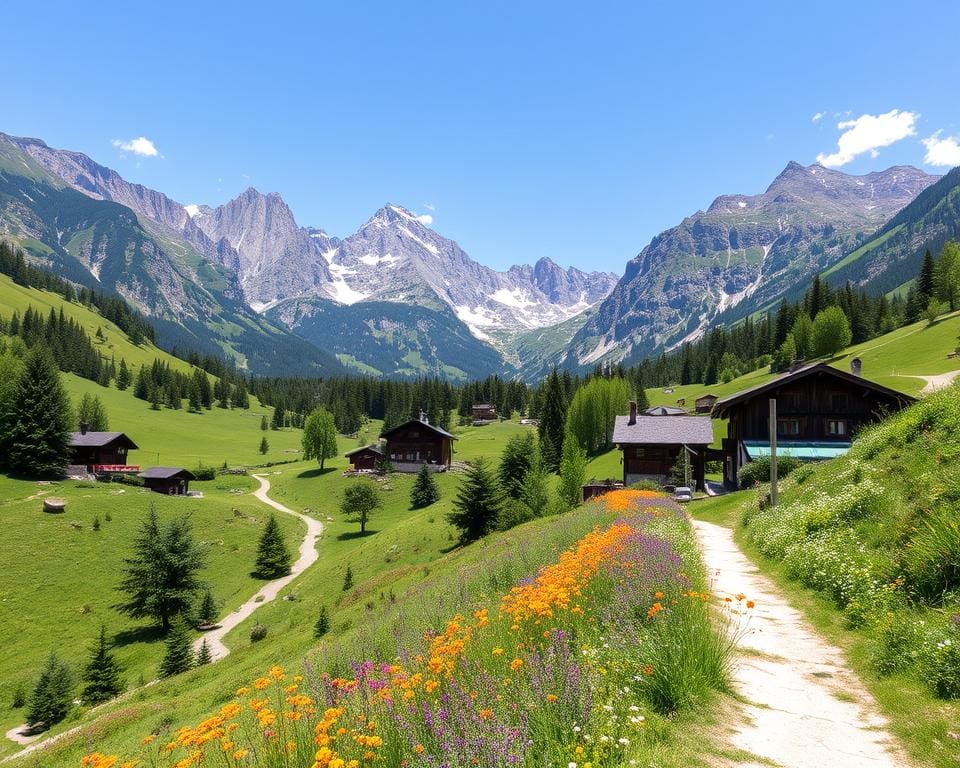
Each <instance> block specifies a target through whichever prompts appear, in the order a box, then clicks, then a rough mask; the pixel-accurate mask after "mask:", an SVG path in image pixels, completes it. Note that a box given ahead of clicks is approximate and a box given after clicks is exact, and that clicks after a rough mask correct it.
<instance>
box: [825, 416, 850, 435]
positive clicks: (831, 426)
mask: <svg viewBox="0 0 960 768" xmlns="http://www.w3.org/2000/svg"><path fill="white" fill-rule="evenodd" d="M827 434H828V435H830V436H831V437H845V436H846V434H847V420H846V419H827Z"/></svg>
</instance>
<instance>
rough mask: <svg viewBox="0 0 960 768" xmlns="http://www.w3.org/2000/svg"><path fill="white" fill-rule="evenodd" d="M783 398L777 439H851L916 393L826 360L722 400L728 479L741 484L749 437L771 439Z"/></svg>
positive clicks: (717, 409) (717, 412)
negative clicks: (774, 406) (772, 412)
mask: <svg viewBox="0 0 960 768" xmlns="http://www.w3.org/2000/svg"><path fill="white" fill-rule="evenodd" d="M771 399H775V400H776V401H777V442H778V443H781V444H784V445H789V444H790V443H791V442H795V443H813V444H816V443H827V444H834V443H837V444H849V443H850V441H851V440H852V438H853V435H854V434H855V433H856V432H857V430H859V429H860V428H861V427H863V426H864V425H867V424H872V423H874V422H876V421H878V420H880V419H881V418H882V417H883V415H884V414H886V413H893V412H895V411H899V410H900V409H901V408H904V407H905V406H907V405H909V404H910V403H912V402H914V398H912V397H910V396H909V395H905V394H904V393H902V392H897V391H896V390H894V389H889V388H888V387H884V386H881V385H880V384H876V383H874V382H872V381H868V380H867V379H864V378H862V377H860V376H858V375H856V374H852V373H847V372H846V371H842V370H840V369H838V368H834V367H832V366H830V365H827V364H826V363H818V364H816V365H811V366H806V367H804V368H800V369H798V370H796V371H792V372H790V373H787V374H784V375H783V376H780V377H778V378H776V379H774V380H773V381H771V382H768V383H767V384H763V385H761V386H758V387H754V388H752V389H749V390H745V391H744V392H740V393H738V394H736V395H732V396H730V397H727V398H724V399H722V400H718V401H717V403H716V404H715V405H714V408H713V415H714V416H716V417H719V418H725V419H728V426H727V437H726V438H725V439H724V441H723V447H724V454H725V461H724V481H725V482H726V484H727V485H732V486H736V484H737V474H738V472H739V471H740V467H741V466H743V464H744V463H745V462H746V460H747V459H746V453H745V451H744V449H743V441H746V440H749V441H761V442H762V441H766V442H767V443H769V439H770V400H771Z"/></svg>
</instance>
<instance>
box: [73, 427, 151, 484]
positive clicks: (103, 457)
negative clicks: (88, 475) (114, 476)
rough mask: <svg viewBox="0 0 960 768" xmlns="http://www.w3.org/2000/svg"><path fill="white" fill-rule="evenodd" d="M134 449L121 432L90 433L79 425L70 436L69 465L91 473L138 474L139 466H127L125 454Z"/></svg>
mask: <svg viewBox="0 0 960 768" xmlns="http://www.w3.org/2000/svg"><path fill="white" fill-rule="evenodd" d="M136 449H137V444H136V443H135V442H133V440H131V439H130V438H129V437H127V436H126V435H125V434H124V433H123V432H90V431H89V430H88V429H87V426H86V424H81V425H80V431H79V432H73V433H71V435H70V465H71V466H74V467H84V468H85V469H86V471H87V472H92V473H101V472H102V473H111V472H116V473H123V472H139V471H140V467H139V466H136V465H129V464H127V452H128V451H135V450H136Z"/></svg>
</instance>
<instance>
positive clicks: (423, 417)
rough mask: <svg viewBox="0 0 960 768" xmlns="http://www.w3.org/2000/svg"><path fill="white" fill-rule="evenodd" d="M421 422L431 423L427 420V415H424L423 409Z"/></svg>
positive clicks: (421, 410)
mask: <svg viewBox="0 0 960 768" xmlns="http://www.w3.org/2000/svg"><path fill="white" fill-rule="evenodd" d="M420 421H422V422H423V423H424V424H429V423H430V419H428V418H427V414H426V413H424V411H423V408H421V409H420Z"/></svg>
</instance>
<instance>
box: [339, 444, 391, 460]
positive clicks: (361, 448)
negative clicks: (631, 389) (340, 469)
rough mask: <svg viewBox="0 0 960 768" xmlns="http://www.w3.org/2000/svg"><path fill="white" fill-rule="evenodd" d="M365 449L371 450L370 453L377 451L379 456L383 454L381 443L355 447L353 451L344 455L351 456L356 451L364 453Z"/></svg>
mask: <svg viewBox="0 0 960 768" xmlns="http://www.w3.org/2000/svg"><path fill="white" fill-rule="evenodd" d="M364 451H370V453H375V454H377V455H378V456H383V448H381V447H380V446H379V445H363V446H361V447H360V448H354V449H353V450H352V451H347V452H346V453H345V454H343V455H344V456H347V457H350V456H353V455H354V454H356V453H363V452H364Z"/></svg>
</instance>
